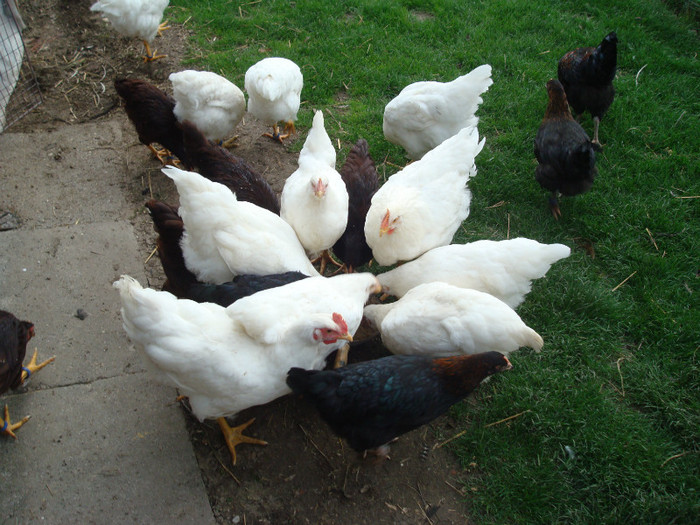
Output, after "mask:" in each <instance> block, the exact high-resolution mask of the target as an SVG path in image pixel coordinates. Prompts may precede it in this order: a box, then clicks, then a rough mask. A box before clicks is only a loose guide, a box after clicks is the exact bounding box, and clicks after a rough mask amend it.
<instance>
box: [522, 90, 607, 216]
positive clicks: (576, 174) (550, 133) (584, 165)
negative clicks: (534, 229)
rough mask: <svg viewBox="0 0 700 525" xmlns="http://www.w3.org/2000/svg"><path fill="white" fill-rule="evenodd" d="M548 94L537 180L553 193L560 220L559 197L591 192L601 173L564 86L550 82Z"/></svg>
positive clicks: (537, 152) (552, 202)
mask: <svg viewBox="0 0 700 525" xmlns="http://www.w3.org/2000/svg"><path fill="white" fill-rule="evenodd" d="M547 94H548V95H549V103H548V104H547V111H546V112H545V114H544V118H543V119H542V124H540V127H539V129H538V130H537V135H536V136H535V157H536V158H537V162H538V163H539V164H538V166H537V169H536V170H535V180H537V182H539V183H540V186H542V187H543V188H544V189H546V190H549V191H551V192H552V195H551V197H550V199H549V206H550V209H551V210H552V214H553V215H554V218H556V219H558V218H559V217H561V210H560V209H559V202H558V200H557V197H558V195H559V194H561V195H567V196H572V195H578V194H580V193H584V192H586V191H588V190H589V189H590V188H591V186H592V185H593V180H594V179H595V176H596V174H597V172H598V171H597V169H596V167H595V151H594V146H593V143H592V142H591V139H590V138H589V137H588V135H587V134H586V132H585V131H584V129H583V128H582V127H581V125H580V124H579V123H578V122H576V121H575V120H574V118H573V117H572V116H571V111H570V110H569V105H568V104H567V101H566V93H564V88H563V87H562V85H561V83H559V81H557V80H550V81H549V82H547Z"/></svg>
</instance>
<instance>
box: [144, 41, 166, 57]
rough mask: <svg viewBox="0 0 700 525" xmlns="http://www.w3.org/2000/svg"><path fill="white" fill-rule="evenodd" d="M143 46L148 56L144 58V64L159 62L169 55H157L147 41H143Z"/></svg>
mask: <svg viewBox="0 0 700 525" xmlns="http://www.w3.org/2000/svg"><path fill="white" fill-rule="evenodd" d="M143 46H144V47H145V48H146V55H145V56H144V57H143V61H144V62H153V61H154V60H158V59H159V58H165V57H167V56H168V55H156V50H155V49H154V50H153V51H151V46H150V45H148V42H146V41H145V40H144V41H143Z"/></svg>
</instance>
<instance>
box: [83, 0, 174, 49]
mask: <svg viewBox="0 0 700 525" xmlns="http://www.w3.org/2000/svg"><path fill="white" fill-rule="evenodd" d="M169 3H170V2H169V0H100V1H99V2H95V3H94V4H92V6H91V7H90V11H99V12H100V13H102V14H103V15H104V16H105V17H106V18H107V20H109V21H110V23H111V24H112V26H113V27H114V29H115V30H116V31H117V32H118V33H119V34H121V35H124V36H131V37H137V38H140V39H141V40H145V41H147V42H151V41H152V40H153V39H154V38H155V36H156V34H157V33H158V26H159V25H160V23H161V21H162V20H163V11H165V8H166V7H168V4H169Z"/></svg>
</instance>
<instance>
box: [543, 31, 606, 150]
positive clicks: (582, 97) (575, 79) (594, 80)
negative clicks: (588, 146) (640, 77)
mask: <svg viewBox="0 0 700 525" xmlns="http://www.w3.org/2000/svg"><path fill="white" fill-rule="evenodd" d="M616 69H617V34H615V32H614V31H613V32H612V33H609V34H608V35H606V36H605V38H604V39H603V41H602V42H601V43H600V45H599V46H598V47H579V48H578V49H574V50H573V51H569V52H568V53H567V54H565V55H564V56H563V57H562V58H561V59H560V60H559V66H558V68H557V73H558V77H559V82H561V83H562V85H563V86H564V90H565V91H566V97H567V99H568V101H569V104H570V105H571V107H572V108H573V110H574V113H576V114H581V113H583V112H584V111H588V112H589V113H590V114H591V116H592V117H593V144H595V145H596V146H599V145H600V142H599V141H598V126H599V124H600V119H602V118H603V115H605V113H606V112H607V111H608V108H609V107H610V105H611V104H612V102H613V99H614V98H615V88H614V87H613V80H614V79H615V71H616Z"/></svg>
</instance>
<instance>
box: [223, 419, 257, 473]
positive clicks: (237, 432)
mask: <svg viewBox="0 0 700 525" xmlns="http://www.w3.org/2000/svg"><path fill="white" fill-rule="evenodd" d="M216 421H217V422H218V423H219V428H220V429H221V432H222V433H223V434H224V440H225V441H226V445H227V446H228V449H229V450H230V451H231V459H232V460H233V464H234V465H235V464H236V445H240V444H241V443H250V444H252V445H267V441H263V440H262V439H255V438H251V437H248V436H244V435H243V431H244V430H245V429H246V428H248V427H249V426H250V425H252V424H253V421H255V418H253V419H251V420H250V421H247V422H245V423H243V424H242V425H238V426H237V427H231V426H230V425H229V424H228V422H227V421H226V418H225V417H220V418H217V420H216Z"/></svg>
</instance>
